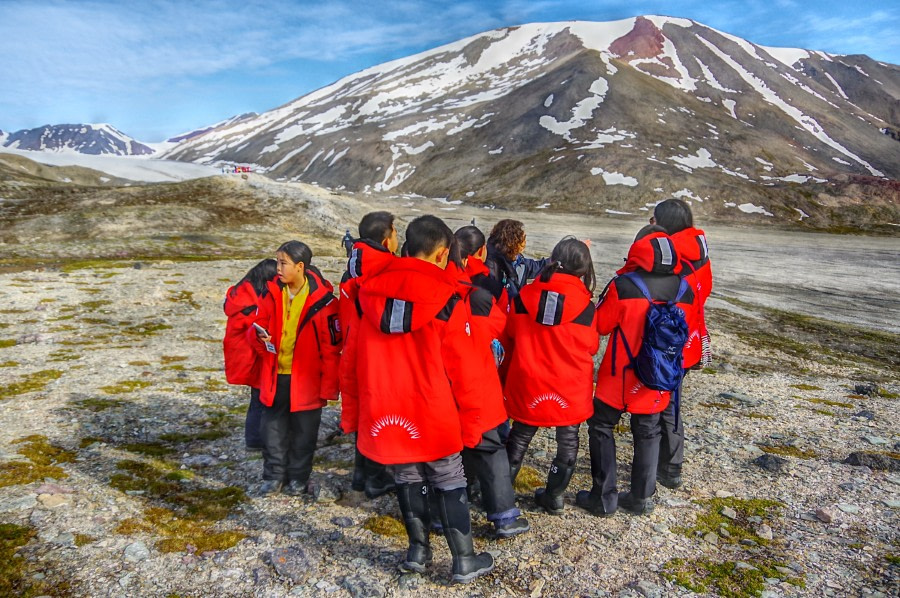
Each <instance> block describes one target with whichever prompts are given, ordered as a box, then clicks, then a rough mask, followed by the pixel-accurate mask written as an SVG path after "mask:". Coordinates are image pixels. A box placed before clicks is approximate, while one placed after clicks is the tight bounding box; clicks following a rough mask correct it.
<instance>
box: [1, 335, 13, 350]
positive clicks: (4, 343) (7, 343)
mask: <svg viewBox="0 0 900 598" xmlns="http://www.w3.org/2000/svg"><path fill="white" fill-rule="evenodd" d="M15 346H16V339H14V338H3V339H0V349H5V348H7V347H15Z"/></svg>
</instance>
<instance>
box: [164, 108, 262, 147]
mask: <svg viewBox="0 0 900 598" xmlns="http://www.w3.org/2000/svg"><path fill="white" fill-rule="evenodd" d="M257 116H259V115H258V114H257V113H256V112H246V113H244V114H239V115H238V116H232V117H231V118H228V119H226V120H223V121H219V122H217V123H216V124H214V125H210V126H208V127H203V128H202V129H196V130H194V131H189V132H187V133H182V134H181V135H176V136H175V137H171V138H169V139H166V143H180V142H182V141H187V140H189V139H193V138H195V137H199V136H200V135H204V134H206V133H209V132H212V131H218V130H221V129H224V128H226V127H229V126H231V125H235V124H238V123H241V122H244V121H246V120H250V119H251V118H255V117H257Z"/></svg>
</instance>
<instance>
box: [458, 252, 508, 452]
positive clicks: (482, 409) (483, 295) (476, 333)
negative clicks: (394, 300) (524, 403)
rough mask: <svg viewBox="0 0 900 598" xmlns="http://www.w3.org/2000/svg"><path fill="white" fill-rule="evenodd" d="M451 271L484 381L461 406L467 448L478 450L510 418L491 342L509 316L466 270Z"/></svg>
mask: <svg viewBox="0 0 900 598" xmlns="http://www.w3.org/2000/svg"><path fill="white" fill-rule="evenodd" d="M447 271H448V272H449V273H450V274H451V275H453V276H455V277H456V280H457V282H458V285H459V286H458V287H457V293H459V295H460V296H461V297H462V298H463V302H464V303H465V306H466V309H467V311H468V320H469V324H470V325H471V331H472V341H473V345H474V346H473V349H472V350H473V354H472V357H473V358H472V360H471V366H470V367H471V368H472V371H471V372H469V373H470V374H471V375H472V376H473V377H477V378H479V379H480V382H478V383H476V384H474V385H473V389H474V391H475V392H476V393H477V394H476V396H475V397H474V398H473V400H471V401H463V402H462V403H463V404H465V405H468V406H469V407H468V408H465V409H464V408H462V407H460V412H459V419H460V423H461V425H462V432H463V445H465V446H466V447H469V448H474V447H475V446H476V445H478V443H480V442H481V437H482V435H483V434H484V433H485V432H487V431H489V430H493V429H494V428H496V427H497V426H499V425H500V424H502V423H503V422H505V421H506V420H507V419H509V416H508V415H507V414H506V406H505V405H504V403H503V387H502V386H501V384H500V375H499V374H498V373H497V368H496V366H495V365H494V353H493V352H492V351H491V341H493V340H494V339H495V338H498V337H499V336H500V335H501V333H502V332H503V328H504V325H505V323H506V314H505V313H503V311H502V310H501V309H500V307H499V306H498V305H497V302H496V301H495V300H494V298H493V296H492V295H491V293H490V292H489V291H487V290H485V289H483V288H481V287H478V286H475V285H473V284H472V281H471V279H470V278H469V276H468V275H467V274H466V272H465V271H464V270H461V269H460V268H458V267H457V266H456V265H455V264H453V263H452V262H451V263H450V264H448V265H447Z"/></svg>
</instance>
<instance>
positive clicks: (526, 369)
mask: <svg viewBox="0 0 900 598" xmlns="http://www.w3.org/2000/svg"><path fill="white" fill-rule="evenodd" d="M505 336H506V337H507V338H506V339H505V340H506V342H505V343H504V346H505V347H506V359H507V360H508V361H509V370H508V372H507V375H506V384H505V386H504V388H503V390H504V393H505V395H506V410H507V412H508V413H509V416H510V417H511V418H513V419H514V420H516V421H519V422H522V423H525V424H529V425H532V426H541V427H551V426H571V425H574V424H580V423H581V422H583V421H585V420H586V419H587V418H588V417H590V416H591V414H593V412H594V408H593V403H592V401H591V391H592V390H593V388H592V382H593V380H592V379H593V373H594V359H593V355H594V354H595V353H596V352H597V349H598V347H599V342H600V337H599V335H598V334H597V331H596V329H595V328H594V305H593V303H592V302H591V294H590V293H589V292H588V290H587V289H586V288H585V286H584V282H582V280H581V279H580V278H578V277H576V276H572V275H571V274H563V273H559V272H557V273H555V274H553V275H552V276H551V277H550V280H548V281H547V282H543V281H542V280H541V279H540V278H538V279H536V280H535V281H534V282H533V283H531V284H528V285H525V286H524V287H522V291H521V293H519V296H518V297H517V298H516V299H514V300H513V301H512V303H511V304H510V313H509V320H508V321H507V325H506V334H505Z"/></svg>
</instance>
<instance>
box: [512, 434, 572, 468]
mask: <svg viewBox="0 0 900 598" xmlns="http://www.w3.org/2000/svg"><path fill="white" fill-rule="evenodd" d="M580 426H581V424H575V425H574V426H558V427H557V428H556V459H554V461H556V462H557V463H560V464H561V465H565V466H572V465H575V459H576V458H577V457H578V428H579V427H580ZM539 429H540V428H538V426H530V425H528V424H523V423H522V422H517V421H513V425H512V430H510V432H509V438H508V439H507V440H506V453H507V456H508V457H509V467H510V469H511V470H512V471H515V472H518V471H519V468H520V467H521V466H522V459H524V458H525V451H526V450H528V445H529V444H531V439H532V438H534V435H535V433H536V432H537V431H538V430H539Z"/></svg>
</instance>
